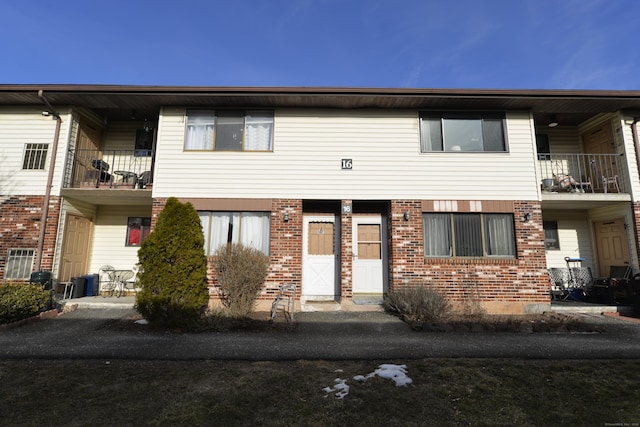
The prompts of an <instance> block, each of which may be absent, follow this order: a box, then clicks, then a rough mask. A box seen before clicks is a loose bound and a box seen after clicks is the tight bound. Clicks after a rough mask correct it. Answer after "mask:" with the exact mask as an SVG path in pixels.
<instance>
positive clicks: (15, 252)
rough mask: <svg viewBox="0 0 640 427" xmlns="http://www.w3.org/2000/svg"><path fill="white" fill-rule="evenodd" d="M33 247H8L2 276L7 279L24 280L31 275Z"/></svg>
mask: <svg viewBox="0 0 640 427" xmlns="http://www.w3.org/2000/svg"><path fill="white" fill-rule="evenodd" d="M34 254H35V250H34V249H9V256H8V257H7V265H6V267H5V270H4V278H5V279H7V280H9V279H12V280H26V279H29V277H30V276H31V267H32V265H33V255H34Z"/></svg>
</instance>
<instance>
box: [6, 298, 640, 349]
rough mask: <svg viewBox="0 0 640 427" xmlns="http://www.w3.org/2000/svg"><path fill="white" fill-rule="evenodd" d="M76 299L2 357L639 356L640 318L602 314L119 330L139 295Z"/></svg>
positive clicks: (353, 316) (370, 316)
mask: <svg viewBox="0 0 640 427" xmlns="http://www.w3.org/2000/svg"><path fill="white" fill-rule="evenodd" d="M130 298H132V297H130ZM90 299H92V300H94V301H93V303H94V304H106V303H107V302H109V301H101V300H109V299H108V298H104V299H103V298H92V297H90ZM76 302H77V303H78V304H79V307H80V308H78V309H77V310H76V311H73V312H68V313H64V314H62V315H60V316H58V317H56V318H54V319H50V320H42V321H38V322H33V323H29V324H27V325H24V326H21V327H17V328H12V329H9V330H7V331H3V332H0V359H87V358H89V359H96V358H97V359H106V360H109V359H141V360H143V359H144V360H208V359H219V360H254V361H255V360H298V359H329V360H344V359H372V360H373V359H385V360H393V359H414V358H452V357H467V358H535V359H618V358H620V359H637V358H640V323H637V322H626V321H623V320H619V319H615V318H610V317H606V316H601V315H597V314H590V315H585V318H586V320H587V321H589V322H597V323H598V324H599V325H600V326H603V327H604V328H605V332H604V333H582V334H581V333H556V334H552V333H516V332H513V333H512V332H495V333H490V332H482V333H477V332H446V333H442V332H441V333H438V332H415V331H413V330H411V329H410V328H409V327H408V326H407V325H406V324H405V323H403V322H401V321H400V320H399V319H397V318H395V317H393V316H390V315H388V314H385V313H383V312H317V313H305V312H303V313H296V320H297V324H298V327H297V328H296V329H295V330H294V331H289V332H279V331H269V332H210V333H193V334H183V333H169V332H158V331H153V330H152V329H150V328H148V327H145V326H140V325H135V327H134V328H130V327H127V328H121V327H117V326H118V325H122V322H132V323H133V319H134V318H135V315H136V313H135V312H134V310H133V309H132V308H131V307H132V304H133V300H131V301H130V300H128V299H125V298H119V299H117V301H115V302H113V304H115V305H116V306H115V307H119V308H115V307H114V306H110V307H108V308H105V307H95V306H94V307H92V308H90V307H87V306H86V305H84V304H80V302H81V301H80V299H78V300H76Z"/></svg>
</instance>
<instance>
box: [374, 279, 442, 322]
mask: <svg viewBox="0 0 640 427" xmlns="http://www.w3.org/2000/svg"><path fill="white" fill-rule="evenodd" d="M383 307H384V309H385V310H386V311H388V312H390V313H393V314H395V315H398V316H400V317H402V318H403V320H405V321H406V322H409V323H414V322H435V321H438V320H442V319H444V318H445V317H446V316H447V315H449V314H450V313H451V303H450V302H449V300H448V299H447V298H446V296H445V295H444V294H443V293H442V292H439V291H438V290H437V289H434V288H432V287H429V286H424V285H423V286H416V287H410V288H401V289H397V290H393V291H390V292H389V293H387V294H386V295H385V297H384V302H383Z"/></svg>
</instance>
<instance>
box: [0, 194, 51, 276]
mask: <svg viewBox="0 0 640 427" xmlns="http://www.w3.org/2000/svg"><path fill="white" fill-rule="evenodd" d="M43 204H44V196H15V197H9V198H7V199H4V200H3V201H2V202H1V203H0V279H3V278H4V271H5V266H6V262H7V256H8V255H9V249H33V250H34V251H36V250H37V249H38V239H39V238H40V226H41V224H40V221H41V219H42V207H43ZM60 204H61V200H60V198H59V197H51V198H50V200H49V212H48V215H47V228H46V230H45V238H44V245H43V253H42V261H41V267H42V269H43V270H48V271H51V270H52V269H53V257H54V252H55V243H56V237H57V230H58V221H59V218H60ZM35 255H36V256H34V262H35V259H36V257H37V253H36V254H35ZM33 269H35V266H33Z"/></svg>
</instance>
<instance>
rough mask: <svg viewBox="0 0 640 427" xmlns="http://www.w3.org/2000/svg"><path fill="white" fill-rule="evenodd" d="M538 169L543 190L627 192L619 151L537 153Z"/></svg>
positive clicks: (623, 166) (624, 172)
mask: <svg viewBox="0 0 640 427" xmlns="http://www.w3.org/2000/svg"><path fill="white" fill-rule="evenodd" d="M538 172H539V177H540V179H541V180H542V181H541V185H542V189H543V190H546V191H573V192H576V191H579V192H586V193H627V192H628V188H627V179H626V176H627V175H626V162H625V161H624V156H623V155H621V154H539V155H538Z"/></svg>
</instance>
